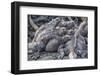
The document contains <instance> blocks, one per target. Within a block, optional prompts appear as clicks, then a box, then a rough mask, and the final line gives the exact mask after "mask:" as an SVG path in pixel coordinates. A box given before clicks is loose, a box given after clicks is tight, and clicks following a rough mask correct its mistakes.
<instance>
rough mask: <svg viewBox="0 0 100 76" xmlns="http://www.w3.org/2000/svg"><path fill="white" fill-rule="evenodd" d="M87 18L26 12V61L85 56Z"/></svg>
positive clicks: (86, 56)
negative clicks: (28, 13) (29, 13)
mask: <svg viewBox="0 0 100 76" xmlns="http://www.w3.org/2000/svg"><path fill="white" fill-rule="evenodd" d="M87 22H88V19H87V17H67V16H41V15H28V60H29V61H31V60H57V59H71V58H73V59H78V58H88V49H87V48H88V23H87Z"/></svg>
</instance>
